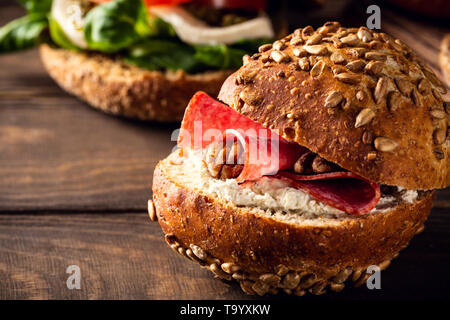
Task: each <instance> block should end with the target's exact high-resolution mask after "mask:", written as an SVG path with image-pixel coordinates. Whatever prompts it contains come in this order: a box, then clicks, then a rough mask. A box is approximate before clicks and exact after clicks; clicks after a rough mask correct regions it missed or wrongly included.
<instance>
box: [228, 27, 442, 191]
mask: <svg viewBox="0 0 450 320" xmlns="http://www.w3.org/2000/svg"><path fill="white" fill-rule="evenodd" d="M445 92H446V89H445V86H444V84H443V83H442V82H441V81H440V80H439V79H438V78H437V77H436V75H435V74H434V73H433V72H432V71H431V69H430V68H428V67H427V66H426V65H425V64H424V62H423V60H422V59H421V58H420V57H418V56H417V55H416V54H415V53H414V52H412V51H411V49H410V48H409V47H408V46H406V45H405V44H404V43H403V42H402V41H400V40H398V39H394V38H392V37H391V36H389V35H387V34H384V33H377V32H374V31H372V30H368V29H367V28H364V27H361V28H343V27H341V26H340V25H339V24H338V23H336V22H334V23H326V24H325V25H324V26H322V27H321V28H319V29H317V30H314V29H313V28H311V27H305V28H303V29H298V30H296V31H295V32H294V33H293V34H291V35H288V36H287V37H285V38H283V39H281V40H279V41H276V42H274V44H273V45H272V46H270V45H266V46H263V47H261V48H260V52H259V53H257V54H254V55H253V56H252V57H248V59H247V60H246V63H245V64H244V66H243V67H241V69H239V70H238V71H237V72H236V73H234V74H233V75H232V76H230V77H229V78H228V79H227V80H226V82H225V83H224V85H223V86H222V89H221V91H220V93H219V99H220V100H222V101H223V102H225V103H227V104H228V105H229V106H231V107H232V108H234V109H235V110H237V111H238V112H240V113H241V114H243V115H245V116H247V117H249V118H251V119H252V120H254V121H257V122H259V123H261V124H262V125H263V126H265V127H267V128H270V129H272V130H278V132H279V133H280V135H282V136H283V137H284V138H286V139H288V140H292V141H295V142H297V143H299V144H301V145H303V146H305V147H307V148H308V149H310V150H311V151H313V152H315V153H317V154H319V155H320V156H322V157H323V158H325V159H327V160H329V161H331V162H334V163H337V164H339V165H340V166H341V167H343V168H345V169H347V170H349V171H351V172H354V173H357V174H359V175H361V176H363V177H365V178H367V179H369V180H372V181H375V182H378V183H382V184H387V185H396V186H401V187H404V188H406V189H435V188H444V187H446V186H448V185H449V184H450V169H449V157H450V142H449V137H448V135H447V132H448V124H449V120H448V119H449V113H448V112H450V110H449V108H448V107H447V108H446V104H445V103H444V101H443V100H442V94H443V93H445Z"/></svg>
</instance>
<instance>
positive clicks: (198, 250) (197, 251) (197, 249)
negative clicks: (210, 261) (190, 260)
mask: <svg viewBox="0 0 450 320" xmlns="http://www.w3.org/2000/svg"><path fill="white" fill-rule="evenodd" d="M189 247H190V248H191V250H192V252H193V253H194V254H195V256H196V257H197V258H199V259H200V260H206V258H208V255H207V253H206V252H205V251H204V250H203V249H202V248H200V247H199V246H196V245H195V244H191V245H190V246H189Z"/></svg>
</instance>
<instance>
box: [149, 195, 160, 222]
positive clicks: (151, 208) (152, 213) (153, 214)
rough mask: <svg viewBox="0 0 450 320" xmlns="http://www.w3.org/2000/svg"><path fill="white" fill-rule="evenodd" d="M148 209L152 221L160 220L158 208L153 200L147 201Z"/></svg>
mask: <svg viewBox="0 0 450 320" xmlns="http://www.w3.org/2000/svg"><path fill="white" fill-rule="evenodd" d="M147 210H148V216H149V217H150V220H151V221H158V216H157V215H156V208H155V204H154V203H153V201H152V200H148V202H147Z"/></svg>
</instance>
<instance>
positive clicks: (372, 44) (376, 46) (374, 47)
mask: <svg viewBox="0 0 450 320" xmlns="http://www.w3.org/2000/svg"><path fill="white" fill-rule="evenodd" d="M369 47H370V49H372V50H377V49H381V48H382V47H383V44H382V43H381V42H380V41H377V40H372V41H370V42H369Z"/></svg>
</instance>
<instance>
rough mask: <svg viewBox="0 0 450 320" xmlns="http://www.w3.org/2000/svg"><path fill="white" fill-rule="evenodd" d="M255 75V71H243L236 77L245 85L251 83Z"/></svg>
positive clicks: (256, 72)
mask: <svg viewBox="0 0 450 320" xmlns="http://www.w3.org/2000/svg"><path fill="white" fill-rule="evenodd" d="M257 74H258V70H257V69H244V71H243V72H242V73H241V74H239V75H238V76H239V78H240V83H241V84H247V83H250V82H252V81H253V79H254V78H255V77H256V75H257Z"/></svg>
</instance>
